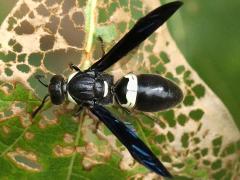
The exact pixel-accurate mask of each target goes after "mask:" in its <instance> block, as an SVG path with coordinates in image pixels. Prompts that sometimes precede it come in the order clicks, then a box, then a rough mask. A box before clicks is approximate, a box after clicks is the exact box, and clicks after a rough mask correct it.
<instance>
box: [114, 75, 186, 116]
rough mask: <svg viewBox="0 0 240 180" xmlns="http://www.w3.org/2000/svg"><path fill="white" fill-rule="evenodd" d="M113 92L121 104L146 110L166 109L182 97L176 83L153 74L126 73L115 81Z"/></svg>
mask: <svg viewBox="0 0 240 180" xmlns="http://www.w3.org/2000/svg"><path fill="white" fill-rule="evenodd" d="M115 93H116V94H115V98H116V100H117V102H118V103H119V104H120V105H121V106H123V107H125V108H135V109H137V110H140V111H146V112H154V111H159V110H164V109H168V108H170V107H173V106H175V105H176V104H178V103H179V102H180V101H181V100H182V98H183V94H182V91H181V90H180V88H179V87H178V86H177V85H175V84H174V83H173V82H172V81H170V80H168V79H166V78H163V77H161V76H159V75H154V74H140V75H134V74H128V75H126V76H124V77H123V78H122V79H120V80H119V81H118V82H117V84H116V86H115Z"/></svg>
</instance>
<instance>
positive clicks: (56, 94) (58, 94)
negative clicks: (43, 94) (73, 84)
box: [48, 75, 65, 105]
mask: <svg viewBox="0 0 240 180" xmlns="http://www.w3.org/2000/svg"><path fill="white" fill-rule="evenodd" d="M64 84H65V82H64V78H63V77H62V76H61V75H54V76H53V77H52V79H51V80H50V84H49V86H48V91H49V94H50V98H51V101H52V103H53V104H55V105H59V104H62V103H63V102H64V100H65V94H64Z"/></svg>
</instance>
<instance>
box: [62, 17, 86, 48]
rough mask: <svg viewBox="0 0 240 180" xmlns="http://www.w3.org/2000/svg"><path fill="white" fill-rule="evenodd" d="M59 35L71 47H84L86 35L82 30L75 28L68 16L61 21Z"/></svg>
mask: <svg viewBox="0 0 240 180" xmlns="http://www.w3.org/2000/svg"><path fill="white" fill-rule="evenodd" d="M59 33H60V34H61V35H62V36H63V38H64V39H65V40H66V41H67V43H68V44H69V45H70V46H76V47H82V46H83V41H84V36H85V33H84V31H83V30H82V29H80V28H76V27H74V24H73V22H72V21H71V20H70V18H69V16H68V15H66V16H65V17H64V18H63V19H62V20H61V25H60V30H59Z"/></svg>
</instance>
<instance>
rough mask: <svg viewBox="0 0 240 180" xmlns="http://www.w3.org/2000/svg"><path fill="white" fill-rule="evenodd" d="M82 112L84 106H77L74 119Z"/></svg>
mask: <svg viewBox="0 0 240 180" xmlns="http://www.w3.org/2000/svg"><path fill="white" fill-rule="evenodd" d="M82 110H83V106H82V105H79V106H77V108H76V111H75V112H74V113H73V116H74V117H78V116H79V115H80V114H81V111H82Z"/></svg>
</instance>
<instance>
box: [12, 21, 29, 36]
mask: <svg viewBox="0 0 240 180" xmlns="http://www.w3.org/2000/svg"><path fill="white" fill-rule="evenodd" d="M14 31H15V32H16V33H17V34H18V35H23V34H33V33H34V27H33V25H32V24H30V23H29V22H28V21H27V20H24V21H22V22H21V24H20V26H17V27H16V28H15V29H14Z"/></svg>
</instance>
